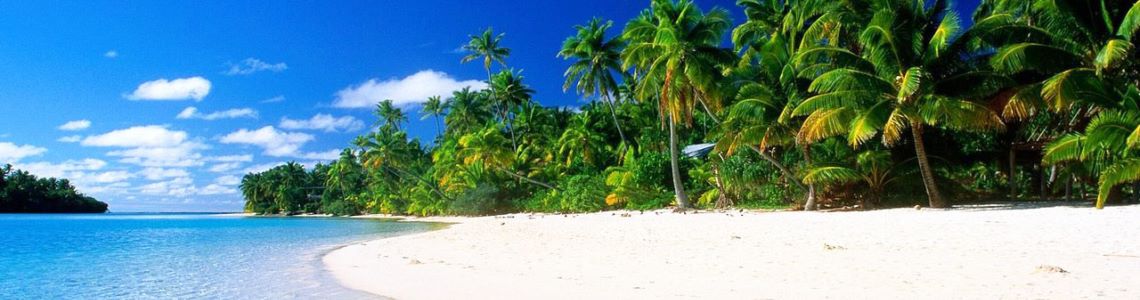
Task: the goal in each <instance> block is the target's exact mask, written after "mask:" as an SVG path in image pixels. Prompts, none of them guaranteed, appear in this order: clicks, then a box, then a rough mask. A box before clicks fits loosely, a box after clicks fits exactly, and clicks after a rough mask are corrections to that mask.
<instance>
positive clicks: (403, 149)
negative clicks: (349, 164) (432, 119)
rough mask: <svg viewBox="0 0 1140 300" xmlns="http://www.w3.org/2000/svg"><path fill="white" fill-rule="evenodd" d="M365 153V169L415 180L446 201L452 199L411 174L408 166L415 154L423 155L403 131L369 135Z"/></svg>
mask: <svg viewBox="0 0 1140 300" xmlns="http://www.w3.org/2000/svg"><path fill="white" fill-rule="evenodd" d="M365 149H366V150H365V152H364V154H362V155H361V161H362V165H363V166H364V167H368V168H373V169H377V170H383V171H386V172H389V173H391V174H392V175H394V176H396V177H398V178H403V179H415V180H416V181H418V182H419V183H422V184H424V185H427V186H428V187H431V188H432V190H433V191H435V192H436V194H437V195H439V196H440V197H442V198H444V199H450V198H448V197H447V195H445V194H444V193H443V191H440V190H439V188H438V187H436V186H435V185H434V184H432V183H431V182H428V181H427V180H426V179H424V178H423V176H420V175H418V174H413V173H412V172H409V171H408V170H407V168H406V166H408V165H410V164H411V162H412V161H414V160H415V159H416V157H418V156H419V155H415V154H414V153H422V152H419V151H421V150H420V149H419V144H418V143H415V142H408V137H407V133H405V132H403V131H383V130H382V131H380V132H372V133H369V139H368V142H367V144H366V145H365Z"/></svg>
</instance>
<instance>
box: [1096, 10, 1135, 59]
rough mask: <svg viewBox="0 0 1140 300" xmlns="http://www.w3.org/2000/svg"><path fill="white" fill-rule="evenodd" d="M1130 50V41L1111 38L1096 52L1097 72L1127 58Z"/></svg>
mask: <svg viewBox="0 0 1140 300" xmlns="http://www.w3.org/2000/svg"><path fill="white" fill-rule="evenodd" d="M1137 3H1140V2H1137ZM1131 50H1132V43H1131V42H1129V41H1128V40H1125V39H1111V40H1108V42H1107V43H1105V44H1104V48H1101V49H1100V52H1098V53H1097V54H1096V61H1095V62H1094V64H1095V65H1096V69H1097V72H1098V73H1100V72H1104V70H1109V69H1114V68H1115V67H1116V66H1117V65H1118V64H1120V62H1122V61H1124V60H1125V59H1127V58H1128V52H1129V51H1131Z"/></svg>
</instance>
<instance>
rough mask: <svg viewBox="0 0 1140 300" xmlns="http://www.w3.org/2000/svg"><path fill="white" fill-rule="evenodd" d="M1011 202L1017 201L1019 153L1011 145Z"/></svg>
mask: <svg viewBox="0 0 1140 300" xmlns="http://www.w3.org/2000/svg"><path fill="white" fill-rule="evenodd" d="M1009 200H1010V201H1014V200H1017V151H1016V150H1014V149H1013V145H1012V144H1010V145H1009Z"/></svg>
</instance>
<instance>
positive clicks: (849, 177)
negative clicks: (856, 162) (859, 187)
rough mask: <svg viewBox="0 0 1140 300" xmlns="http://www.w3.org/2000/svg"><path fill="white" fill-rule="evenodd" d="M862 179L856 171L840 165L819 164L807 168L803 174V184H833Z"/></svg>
mask: <svg viewBox="0 0 1140 300" xmlns="http://www.w3.org/2000/svg"><path fill="white" fill-rule="evenodd" d="M861 179H863V177H862V176H861V175H859V172H858V171H855V170H854V169H851V168H848V167H841V166H821V167H815V168H811V169H808V170H807V172H806V173H805V174H804V178H803V182H804V183H805V184H821V185H833V184H843V183H850V182H856V181H859V180H861Z"/></svg>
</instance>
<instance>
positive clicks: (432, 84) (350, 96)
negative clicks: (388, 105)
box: [333, 70, 487, 108]
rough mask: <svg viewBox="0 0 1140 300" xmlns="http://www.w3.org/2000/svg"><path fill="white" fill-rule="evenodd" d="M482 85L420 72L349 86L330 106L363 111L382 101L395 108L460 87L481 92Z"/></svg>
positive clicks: (427, 71)
mask: <svg viewBox="0 0 1140 300" xmlns="http://www.w3.org/2000/svg"><path fill="white" fill-rule="evenodd" d="M486 86H487V84H486V83H484V82H482V81H479V80H464V81H459V80H456V79H454V78H452V77H451V76H449V75H447V74H446V73H443V72H437V71H433V70H424V71H419V72H417V73H415V74H412V75H411V76H408V77H404V78H398V79H397V78H392V79H388V80H378V79H375V78H373V79H369V80H368V81H365V82H363V83H360V84H358V85H353V86H349V87H347V88H345V89H342V90H340V91H339V92H337V93H336V100H335V101H334V102H333V106H335V107H341V108H365V107H372V106H374V105H376V103H380V101H383V100H385V99H391V100H392V102H393V103H394V104H396V105H398V106H407V105H412V104H418V103H422V102H424V101H427V98H428V97H431V96H439V95H450V94H451V92H453V91H457V90H460V89H463V88H464V87H471V88H475V89H482V88H484V87H486Z"/></svg>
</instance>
